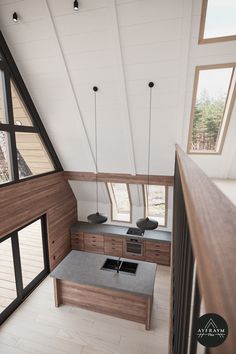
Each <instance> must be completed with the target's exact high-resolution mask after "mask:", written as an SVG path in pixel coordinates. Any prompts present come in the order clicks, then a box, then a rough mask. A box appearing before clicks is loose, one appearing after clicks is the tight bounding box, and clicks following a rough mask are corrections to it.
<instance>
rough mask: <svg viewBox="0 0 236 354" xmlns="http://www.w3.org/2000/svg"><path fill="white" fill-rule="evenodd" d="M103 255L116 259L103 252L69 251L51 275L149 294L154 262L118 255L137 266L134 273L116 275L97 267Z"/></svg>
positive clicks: (151, 291)
mask: <svg viewBox="0 0 236 354" xmlns="http://www.w3.org/2000/svg"><path fill="white" fill-rule="evenodd" d="M107 258H112V259H117V257H112V256H107V255H101V254H95V253H88V252H80V251H71V252H70V253H69V254H68V255H67V256H66V257H65V258H64V259H63V260H62V262H61V263H60V264H59V265H58V266H57V267H56V268H55V269H54V270H53V271H52V273H51V274H50V275H51V277H53V278H57V279H61V280H67V281H70V282H74V283H78V284H84V285H91V286H96V287H99V288H106V289H111V290H118V291H125V292H129V293H131V294H137V295H143V296H151V295H153V289H154V282H155V274H156V269H157V265H156V264H155V263H149V262H142V261H136V260H130V259H126V258H121V260H126V261H128V262H133V263H138V268H137V271H136V274H135V275H130V274H124V273H119V274H117V273H116V272H113V271H108V270H102V269H101V267H102V266H103V264H104V262H105V260H106V259H107Z"/></svg>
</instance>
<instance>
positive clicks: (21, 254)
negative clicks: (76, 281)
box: [0, 216, 49, 325]
mask: <svg viewBox="0 0 236 354" xmlns="http://www.w3.org/2000/svg"><path fill="white" fill-rule="evenodd" d="M48 273H49V261H48V253H47V231H46V218H45V216H42V217H41V218H40V219H38V220H35V221H33V222H32V223H31V224H29V225H27V226H25V227H23V228H21V229H19V230H17V231H14V232H12V233H11V234H10V235H8V237H6V238H4V240H1V239H0V325H1V324H2V323H3V322H4V321H5V319H6V318H7V317H8V316H9V315H10V314H11V313H12V312H13V311H14V310H15V309H16V308H17V306H19V304H21V303H22V302H23V301H24V299H25V298H26V297H27V295H28V294H29V293H30V292H31V291H32V290H33V289H34V288H35V287H36V286H37V285H38V284H39V282H40V281H41V280H43V278H44V277H45V276H46V275H47V274H48Z"/></svg>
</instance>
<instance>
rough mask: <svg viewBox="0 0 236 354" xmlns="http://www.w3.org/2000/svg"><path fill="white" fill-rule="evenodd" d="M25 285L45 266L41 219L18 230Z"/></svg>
mask: <svg viewBox="0 0 236 354" xmlns="http://www.w3.org/2000/svg"><path fill="white" fill-rule="evenodd" d="M18 239H19V247H20V260H21V270H22V280H23V287H24V288H25V287H26V286H27V285H28V284H29V283H30V282H31V281H32V280H33V279H34V278H35V277H36V276H37V275H38V274H39V273H41V272H42V271H43V270H44V268H45V265H44V253H43V239H42V226H41V220H37V221H35V222H33V223H32V224H30V225H28V226H26V227H24V228H23V229H22V230H20V231H18Z"/></svg>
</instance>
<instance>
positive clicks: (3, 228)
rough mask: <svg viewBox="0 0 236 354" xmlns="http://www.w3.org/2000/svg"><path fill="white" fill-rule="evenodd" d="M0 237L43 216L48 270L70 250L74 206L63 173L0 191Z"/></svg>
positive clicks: (17, 184)
mask: <svg viewBox="0 0 236 354" xmlns="http://www.w3.org/2000/svg"><path fill="white" fill-rule="evenodd" d="M0 202H1V212H0V238H2V237H4V236H6V235H7V234H9V233H10V232H12V231H14V230H16V229H18V228H20V227H21V226H24V225H25V224H27V223H29V222H30V221H32V220H34V219H36V218H37V217H39V216H41V215H43V214H46V218H47V230H48V249H49V261H50V269H51V270H52V269H53V268H55V266H56V265H57V264H58V263H59V262H60V261H61V260H62V259H63V258H64V257H65V256H66V254H67V253H68V252H69V251H70V250H71V246H70V225H71V224H72V223H74V222H76V221H77V203H76V199H75V197H74V194H73V192H72V190H71V188H70V186H69V184H68V182H67V181H65V179H64V177H63V172H58V173H53V174H50V175H47V176H43V177H38V178H34V179H31V180H28V181H22V182H20V183H16V184H13V185H10V186H7V187H1V188H0Z"/></svg>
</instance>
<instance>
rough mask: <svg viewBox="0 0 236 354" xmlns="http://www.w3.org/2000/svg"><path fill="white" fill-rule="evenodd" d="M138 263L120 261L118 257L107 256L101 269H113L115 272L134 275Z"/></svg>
mask: <svg viewBox="0 0 236 354" xmlns="http://www.w3.org/2000/svg"><path fill="white" fill-rule="evenodd" d="M137 268H138V263H135V262H127V261H121V260H120V259H113V258H107V259H106V260H105V262H104V264H103V266H102V268H101V269H102V270H110V271H115V272H117V273H127V274H132V275H135V274H136V271H137Z"/></svg>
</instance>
